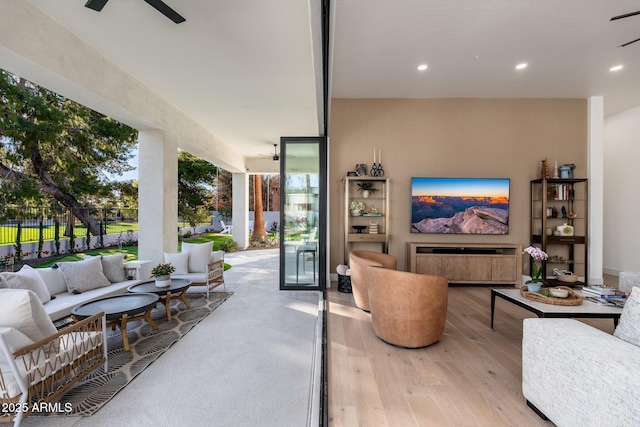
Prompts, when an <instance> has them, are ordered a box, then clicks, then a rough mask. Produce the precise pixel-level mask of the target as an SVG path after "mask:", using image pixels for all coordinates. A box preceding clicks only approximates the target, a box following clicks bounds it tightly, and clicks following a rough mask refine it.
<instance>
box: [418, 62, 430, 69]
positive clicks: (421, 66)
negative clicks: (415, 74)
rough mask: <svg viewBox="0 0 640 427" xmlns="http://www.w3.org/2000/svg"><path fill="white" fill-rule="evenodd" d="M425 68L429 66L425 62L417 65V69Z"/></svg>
mask: <svg viewBox="0 0 640 427" xmlns="http://www.w3.org/2000/svg"><path fill="white" fill-rule="evenodd" d="M427 68H429V66H428V65H427V64H421V65H418V71H424V70H426V69H427Z"/></svg>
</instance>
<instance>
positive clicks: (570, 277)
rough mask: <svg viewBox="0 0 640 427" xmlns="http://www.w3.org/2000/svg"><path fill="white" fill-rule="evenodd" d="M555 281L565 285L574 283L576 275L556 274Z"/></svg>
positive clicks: (576, 278) (576, 279)
mask: <svg viewBox="0 0 640 427" xmlns="http://www.w3.org/2000/svg"><path fill="white" fill-rule="evenodd" d="M556 279H558V280H559V281H561V282H565V283H576V282H577V281H578V275H577V274H558V275H556Z"/></svg>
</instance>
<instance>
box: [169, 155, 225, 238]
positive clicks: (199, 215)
mask: <svg viewBox="0 0 640 427" xmlns="http://www.w3.org/2000/svg"><path fill="white" fill-rule="evenodd" d="M216 170H217V167H216V166H215V165H212V164H211V163H209V162H207V161H206V160H202V159H200V158H198V157H195V156H193V155H191V154H189V153H187V152H186V151H181V152H180V153H178V215H179V216H180V217H181V218H182V219H183V220H185V221H188V222H189V225H191V227H195V226H196V225H197V224H198V223H199V222H202V221H203V218H204V215H203V206H205V205H206V206H210V199H211V189H212V187H213V186H214V185H215V180H216ZM208 215H209V213H208V212H206V216H207V217H208Z"/></svg>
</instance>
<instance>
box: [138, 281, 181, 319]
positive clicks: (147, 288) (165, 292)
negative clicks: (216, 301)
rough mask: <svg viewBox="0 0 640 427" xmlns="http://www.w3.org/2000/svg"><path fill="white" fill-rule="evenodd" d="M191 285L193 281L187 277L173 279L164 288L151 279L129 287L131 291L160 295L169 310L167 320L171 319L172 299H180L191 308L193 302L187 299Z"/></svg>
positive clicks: (166, 309)
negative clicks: (170, 306)
mask: <svg viewBox="0 0 640 427" xmlns="http://www.w3.org/2000/svg"><path fill="white" fill-rule="evenodd" d="M189 286H191V281H190V280H187V279H171V285H169V286H165V287H164V288H159V287H157V286H156V282H155V281H154V280H150V281H148V282H143V283H138V284H137V285H131V286H129V287H128V288H127V289H128V291H129V292H131V293H140V292H144V293H151V294H156V295H158V297H159V298H160V302H161V303H162V304H164V308H165V311H166V312H167V320H171V309H170V308H169V303H170V302H171V300H175V299H180V300H181V301H182V302H183V303H184V305H186V306H187V308H191V304H189V301H187V289H189Z"/></svg>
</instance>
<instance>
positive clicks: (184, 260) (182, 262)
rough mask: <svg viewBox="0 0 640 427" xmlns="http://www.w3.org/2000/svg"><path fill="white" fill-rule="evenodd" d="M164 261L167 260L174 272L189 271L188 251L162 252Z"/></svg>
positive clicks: (183, 272) (182, 272)
mask: <svg viewBox="0 0 640 427" xmlns="http://www.w3.org/2000/svg"><path fill="white" fill-rule="evenodd" d="M164 262H168V263H169V264H171V265H172V266H173V267H175V269H176V271H174V274H187V273H189V253H188V252H183V253H170V252H165V253H164Z"/></svg>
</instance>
